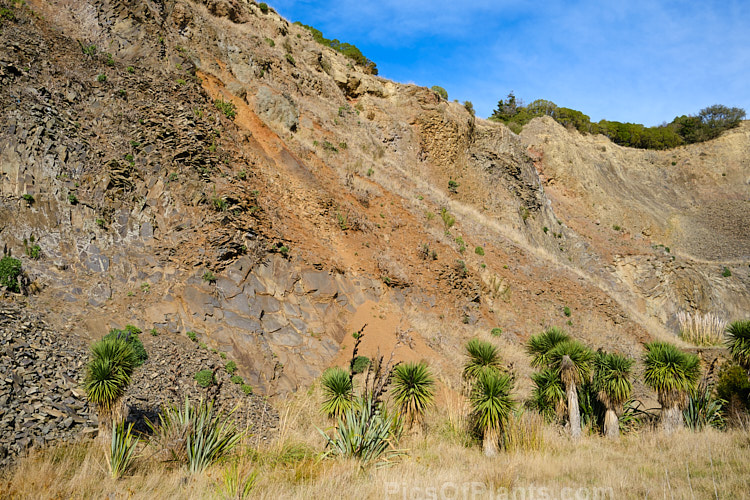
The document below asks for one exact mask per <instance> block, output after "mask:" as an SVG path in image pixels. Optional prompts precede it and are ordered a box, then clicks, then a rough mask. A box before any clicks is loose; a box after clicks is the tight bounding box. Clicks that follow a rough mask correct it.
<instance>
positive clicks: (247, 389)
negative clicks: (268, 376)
mask: <svg viewBox="0 0 750 500" xmlns="http://www.w3.org/2000/svg"><path fill="white" fill-rule="evenodd" d="M240 389H242V392H244V393H245V394H247V395H248V396H249V395H250V394H252V393H253V386H252V385H248V384H242V386H241V387H240Z"/></svg>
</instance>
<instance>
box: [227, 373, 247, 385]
mask: <svg viewBox="0 0 750 500" xmlns="http://www.w3.org/2000/svg"><path fill="white" fill-rule="evenodd" d="M229 380H231V381H232V383H233V384H244V383H245V380H244V379H243V378H242V377H240V376H239V375H232V377H231V378H230V379H229Z"/></svg>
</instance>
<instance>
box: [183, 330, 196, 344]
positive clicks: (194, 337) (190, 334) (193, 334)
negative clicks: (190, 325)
mask: <svg viewBox="0 0 750 500" xmlns="http://www.w3.org/2000/svg"><path fill="white" fill-rule="evenodd" d="M185 335H187V338H189V339H190V340H192V341H193V342H198V337H197V336H196V335H195V332H186V333H185Z"/></svg>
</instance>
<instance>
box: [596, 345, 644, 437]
mask: <svg viewBox="0 0 750 500" xmlns="http://www.w3.org/2000/svg"><path fill="white" fill-rule="evenodd" d="M634 362H635V361H634V360H633V359H631V358H628V357H626V356H623V355H622V354H617V353H601V354H599V355H597V356H596V359H595V361H594V365H595V373H594V390H595V391H596V397H597V398H598V399H599V401H601V402H602V404H603V405H604V406H605V407H606V412H605V414H604V435H605V436H607V437H608V438H612V439H616V438H617V437H619V435H620V422H619V420H618V419H619V415H620V414H622V410H623V405H624V404H625V402H626V401H628V400H629V399H630V393H631V392H632V390H633V383H632V382H631V381H630V376H631V374H632V370H633V363H634Z"/></svg>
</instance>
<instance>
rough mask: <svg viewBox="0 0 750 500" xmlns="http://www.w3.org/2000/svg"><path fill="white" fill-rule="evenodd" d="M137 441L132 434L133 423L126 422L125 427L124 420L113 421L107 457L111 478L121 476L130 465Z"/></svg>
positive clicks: (133, 457) (133, 458)
mask: <svg viewBox="0 0 750 500" xmlns="http://www.w3.org/2000/svg"><path fill="white" fill-rule="evenodd" d="M138 442H139V439H138V438H137V437H136V436H135V435H134V434H133V424H128V426H127V429H126V428H125V422H119V423H115V422H113V424H112V444H111V446H110V450H109V456H108V457H107V459H108V460H107V462H108V464H109V471H110V474H111V475H112V477H113V478H115V479H117V478H119V477H121V476H122V475H123V474H125V473H126V472H127V471H128V469H130V467H132V465H133V460H135V457H136V455H135V449H136V447H137V446H138Z"/></svg>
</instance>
